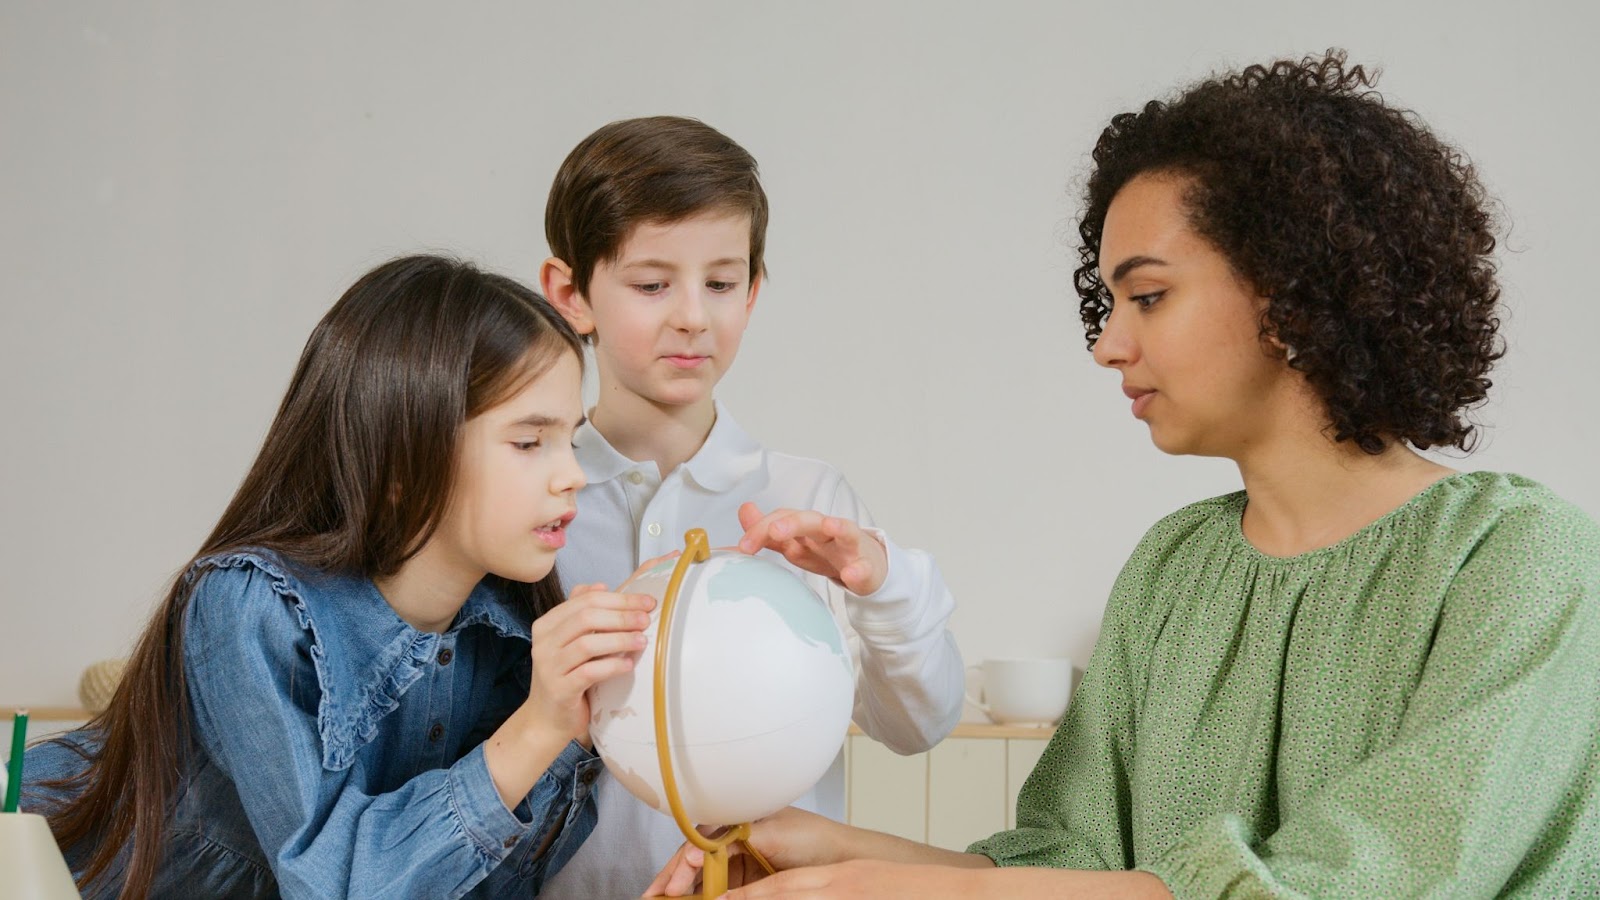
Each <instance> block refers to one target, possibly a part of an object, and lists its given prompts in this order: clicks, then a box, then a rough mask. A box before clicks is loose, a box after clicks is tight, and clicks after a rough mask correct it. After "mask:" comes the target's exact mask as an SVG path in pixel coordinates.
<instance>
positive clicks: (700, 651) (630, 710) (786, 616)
mask: <svg viewBox="0 0 1600 900" xmlns="http://www.w3.org/2000/svg"><path fill="white" fill-rule="evenodd" d="M676 565H677V560H675V559H673V560H667V561H664V562H662V563H660V564H658V565H656V566H654V567H652V568H651V569H649V570H647V571H645V572H641V573H639V574H638V575H636V576H635V577H634V578H633V579H630V580H629V581H628V582H627V583H626V584H624V585H623V586H622V587H620V588H618V590H619V591H626V592H628V593H636V594H651V595H653V596H654V597H655V598H656V600H657V603H656V609H655V612H653V613H652V614H651V625H650V628H649V629H648V630H647V631H646V634H647V635H648V643H647V644H646V645H645V648H644V650H643V651H642V652H640V654H639V655H638V656H637V658H636V661H635V662H636V664H635V666H634V668H633V671H631V672H630V673H628V674H626V675H623V676H620V677H617V678H613V679H611V680H609V681H605V682H602V683H600V684H597V685H595V686H594V687H593V688H591V689H590V690H589V704H590V713H591V716H590V729H589V733H590V736H591V737H593V739H594V745H595V749H596V750H597V751H598V752H599V754H600V756H601V757H602V758H603V759H604V760H605V764H606V768H607V769H608V770H610V772H611V774H612V775H613V776H614V777H615V778H616V779H617V781H618V782H620V783H621V784H622V785H623V786H624V787H626V788H627V789H628V790H629V791H630V792H631V793H632V794H633V795H634V796H635V797H638V798H639V799H640V800H642V801H643V802H645V803H646V804H648V805H650V806H652V807H654V808H656V809H658V810H660V811H661V812H663V813H666V814H667V815H671V814H672V811H671V809H670V808H669V806H668V804H667V798H666V792H665V788H664V787H663V785H662V780H661V768H660V764H659V762H658V761H657V754H656V736H655V700H654V688H655V653H656V635H657V633H658V629H657V628H656V625H657V618H656V617H657V616H658V615H659V614H660V611H661V602H660V601H661V599H662V598H663V597H664V596H665V594H666V591H667V583H668V582H669V581H670V580H671V577H672V571H673V568H674V567H675V566H676ZM670 641H671V644H670V647H669V656H668V658H667V668H666V672H667V691H666V699H667V715H668V719H667V733H668V735H669V740H670V741H671V744H672V771H673V775H674V778H675V780H676V783H677V786H678V794H679V798H680V800H681V801H682V804H683V808H684V812H685V813H686V814H687V815H688V817H689V819H690V821H692V822H694V823H696V824H701V825H734V824H738V823H740V822H749V821H752V820H754V819H759V818H761V817H762V816H766V815H771V814H772V813H774V812H777V811H778V810H780V809H782V808H783V807H785V806H788V805H789V804H790V803H793V802H794V801H795V800H796V799H798V798H799V797H800V796H801V795H803V794H804V793H805V792H806V791H808V790H810V789H811V787H812V786H813V785H815V784H816V783H817V781H818V779H820V778H821V777H822V775H823V773H824V772H826V771H827V770H828V767H829V766H830V765H832V763H833V760H834V757H835V756H837V755H838V753H839V748H840V746H842V744H843V743H844V737H845V731H846V729H848V728H849V726H850V715H851V710H852V708H853V705H854V698H855V667H854V665H853V664H852V662H851V659H850V654H849V652H848V651H847V650H846V649H845V642H844V635H843V634H842V633H841V631H840V629H839V623H838V622H837V621H835V620H834V617H833V615H832V613H830V612H829V610H828V607H827V605H826V604H825V603H823V601H822V600H821V599H820V598H819V597H817V595H816V594H815V593H814V592H813V591H812V590H811V589H810V588H808V587H806V584H805V582H803V581H801V580H800V579H799V578H798V577H797V576H796V575H795V574H794V573H793V572H790V571H789V570H788V569H786V568H785V567H783V566H782V565H779V564H778V563H775V562H771V561H769V560H765V559H762V558H760V557H756V556H747V555H745V554H743V553H738V552H736V551H730V550H717V551H713V552H712V554H711V557H710V559H708V560H706V561H704V562H699V563H692V564H691V565H690V566H689V569H688V572H687V573H686V574H685V577H684V580H683V583H682V585H681V586H680V587H679V591H678V599H677V603H676V604H675V607H674V611H673V622H672V633H671V636H670Z"/></svg>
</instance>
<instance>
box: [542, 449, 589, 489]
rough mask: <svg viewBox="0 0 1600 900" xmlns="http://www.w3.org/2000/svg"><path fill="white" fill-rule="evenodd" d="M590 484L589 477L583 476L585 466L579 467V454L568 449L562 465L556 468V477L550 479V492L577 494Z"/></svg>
mask: <svg viewBox="0 0 1600 900" xmlns="http://www.w3.org/2000/svg"><path fill="white" fill-rule="evenodd" d="M588 483H589V478H588V476H586V475H584V474H583V466H580V465H578V454H576V453H574V452H572V450H571V449H568V450H567V452H566V455H565V456H564V457H563V458H562V460H561V464H560V465H559V466H557V467H556V471H555V475H554V476H552V477H551V479H550V492H551V493H553V494H565V493H568V492H569V491H570V492H574V493H575V492H577V491H580V490H582V489H583V486H584V485H586V484H588Z"/></svg>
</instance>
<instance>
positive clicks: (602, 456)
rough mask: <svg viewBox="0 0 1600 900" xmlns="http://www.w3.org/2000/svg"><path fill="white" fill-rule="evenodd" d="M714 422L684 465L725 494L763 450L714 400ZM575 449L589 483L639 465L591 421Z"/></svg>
mask: <svg viewBox="0 0 1600 900" xmlns="http://www.w3.org/2000/svg"><path fill="white" fill-rule="evenodd" d="M716 411H717V419H716V421H715V422H714V423H712V425H711V433H710V434H708V435H706V442H705V443H704V444H702V445H700V449H699V450H698V451H697V452H696V453H695V455H694V456H692V457H690V458H689V460H688V461H687V462H685V463H684V464H683V469H684V471H685V473H687V474H688V476H689V477H690V478H692V479H694V482H695V483H696V484H698V485H700V486H701V487H703V488H705V489H706V490H708V491H718V492H721V491H727V490H731V489H732V488H733V487H734V485H736V484H738V483H739V482H740V481H742V480H743V479H745V478H747V477H748V476H749V475H750V474H751V473H752V472H754V471H755V470H756V469H757V468H759V467H760V465H761V459H762V452H763V451H762V448H761V445H760V444H759V443H757V442H756V440H755V438H752V437H751V436H750V435H749V433H748V432H746V431H745V430H744V429H743V428H741V427H739V423H738V422H736V421H734V419H733V416H732V415H731V414H730V413H729V412H728V408H727V407H726V406H723V405H722V401H720V400H718V401H716ZM572 442H573V443H574V444H575V445H576V447H577V449H576V451H575V452H576V454H577V457H578V465H580V466H582V467H583V472H584V475H585V476H586V477H587V478H588V479H589V483H590V484H599V483H600V482H603V481H610V480H611V479H613V478H617V477H619V476H621V475H624V474H626V473H627V472H629V471H631V470H633V469H634V468H635V467H637V466H638V465H639V463H638V461H637V460H633V459H629V458H628V457H626V456H624V455H622V453H621V452H619V451H618V450H617V449H616V448H615V447H613V446H611V442H610V441H607V440H606V439H605V436H604V435H602V434H601V433H600V432H599V431H597V430H595V427H594V424H593V423H592V422H584V423H583V425H582V426H581V427H579V428H578V431H577V433H576V434H574V435H573V441H572Z"/></svg>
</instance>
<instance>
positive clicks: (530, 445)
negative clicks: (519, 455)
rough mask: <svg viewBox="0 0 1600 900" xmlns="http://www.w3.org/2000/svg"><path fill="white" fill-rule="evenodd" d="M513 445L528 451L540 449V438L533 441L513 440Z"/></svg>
mask: <svg viewBox="0 0 1600 900" xmlns="http://www.w3.org/2000/svg"><path fill="white" fill-rule="evenodd" d="M511 446H513V447H515V448H517V449H518V450H521V451H523V452H524V453H526V452H527V451H529V450H537V449H539V440H538V438H535V439H533V440H531V441H512V442H511Z"/></svg>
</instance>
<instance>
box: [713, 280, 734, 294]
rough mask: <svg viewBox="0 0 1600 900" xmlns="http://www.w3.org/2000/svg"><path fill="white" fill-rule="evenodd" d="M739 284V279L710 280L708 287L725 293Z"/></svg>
mask: <svg viewBox="0 0 1600 900" xmlns="http://www.w3.org/2000/svg"><path fill="white" fill-rule="evenodd" d="M738 286H739V282H737V281H708V282H706V287H708V288H710V289H711V290H713V291H715V292H716V293H719V294H725V293H727V292H728V291H731V290H733V289H734V288H736V287H738Z"/></svg>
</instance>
